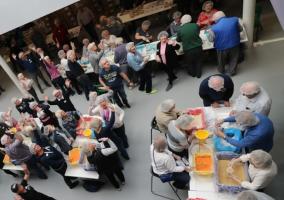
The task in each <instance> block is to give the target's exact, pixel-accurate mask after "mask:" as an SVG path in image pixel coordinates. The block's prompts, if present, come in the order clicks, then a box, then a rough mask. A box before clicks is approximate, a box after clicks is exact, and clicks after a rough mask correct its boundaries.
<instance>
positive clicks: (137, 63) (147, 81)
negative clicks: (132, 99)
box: [126, 42, 157, 94]
mask: <svg viewBox="0 0 284 200" xmlns="http://www.w3.org/2000/svg"><path fill="white" fill-rule="evenodd" d="M126 50H127V51H128V53H127V62H128V65H129V66H130V67H131V68H132V69H133V70H134V71H136V72H137V73H138V75H139V78H140V86H139V90H140V91H144V89H145V86H146V93H147V94H155V93H157V90H155V89H152V76H151V72H149V71H150V69H149V67H148V66H147V62H148V61H149V58H148V57H142V55H141V54H140V53H139V52H137V51H136V47H135V45H134V42H129V43H127V45H126Z"/></svg>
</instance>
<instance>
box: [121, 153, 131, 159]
mask: <svg viewBox="0 0 284 200" xmlns="http://www.w3.org/2000/svg"><path fill="white" fill-rule="evenodd" d="M121 156H122V157H123V158H124V159H125V160H130V158H129V156H128V155H122V154H121Z"/></svg>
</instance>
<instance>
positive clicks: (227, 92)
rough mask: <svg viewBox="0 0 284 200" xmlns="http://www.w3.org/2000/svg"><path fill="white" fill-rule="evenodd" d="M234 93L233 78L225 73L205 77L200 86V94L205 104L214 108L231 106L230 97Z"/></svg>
mask: <svg viewBox="0 0 284 200" xmlns="http://www.w3.org/2000/svg"><path fill="white" fill-rule="evenodd" d="M233 93H234V83H233V81H232V79H231V78H230V77H229V76H227V75H225V74H216V75H212V76H209V77H207V78H206V79H204V80H203V81H202V82H201V84H200V87H199V96H200V97H201V98H202V100H203V104H204V106H212V107H214V108H218V107H220V104H224V106H226V107H229V106H230V102H229V100H230V98H231V97H232V95H233Z"/></svg>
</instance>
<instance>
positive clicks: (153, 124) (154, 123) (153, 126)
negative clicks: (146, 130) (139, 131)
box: [150, 117, 162, 144]
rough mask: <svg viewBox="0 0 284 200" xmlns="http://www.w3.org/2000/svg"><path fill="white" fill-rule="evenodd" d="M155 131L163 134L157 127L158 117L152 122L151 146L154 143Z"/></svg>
mask: <svg viewBox="0 0 284 200" xmlns="http://www.w3.org/2000/svg"><path fill="white" fill-rule="evenodd" d="M153 130H156V131H159V132H160V133H161V132H162V131H161V130H160V129H159V127H158V125H157V121H156V117H154V118H153V119H152V121H151V141H150V144H152V141H153Z"/></svg>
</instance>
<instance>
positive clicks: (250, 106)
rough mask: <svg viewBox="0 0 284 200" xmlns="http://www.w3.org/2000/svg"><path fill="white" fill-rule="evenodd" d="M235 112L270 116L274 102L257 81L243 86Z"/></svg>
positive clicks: (234, 107) (234, 108)
mask: <svg viewBox="0 0 284 200" xmlns="http://www.w3.org/2000/svg"><path fill="white" fill-rule="evenodd" d="M240 93H241V94H240V95H239V96H238V97H237V99H236V101H235V104H234V106H233V111H244V110H248V111H251V112H256V113H261V114H263V115H266V116H268V115H269V112H270V108H271V103H272V100H271V98H270V96H269V95H268V93H267V92H266V90H265V89H264V88H263V87H261V86H260V85H259V83H257V82H255V81H249V82H245V83H243V84H242V86H241V88H240Z"/></svg>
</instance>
